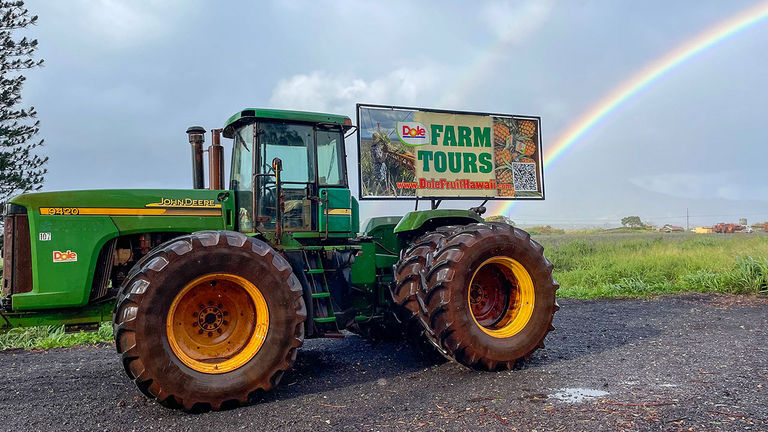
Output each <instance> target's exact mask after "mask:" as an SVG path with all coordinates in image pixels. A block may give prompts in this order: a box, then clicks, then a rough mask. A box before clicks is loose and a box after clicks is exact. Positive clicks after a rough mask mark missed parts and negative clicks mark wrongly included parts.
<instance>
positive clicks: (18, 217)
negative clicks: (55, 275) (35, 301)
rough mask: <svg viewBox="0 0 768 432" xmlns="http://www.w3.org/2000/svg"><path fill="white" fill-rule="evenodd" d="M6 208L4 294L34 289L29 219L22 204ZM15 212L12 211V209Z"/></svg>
mask: <svg viewBox="0 0 768 432" xmlns="http://www.w3.org/2000/svg"><path fill="white" fill-rule="evenodd" d="M11 206H12V207H13V208H10V209H6V216H5V222H4V238H3V289H2V291H3V295H4V296H6V295H10V294H18V293H25V292H30V291H32V254H31V253H30V248H31V243H30V239H29V220H28V219H27V215H26V214H23V213H20V212H19V209H21V210H25V209H24V208H23V207H20V206H13V205H12V204H11V205H9V207H11ZM8 210H11V211H15V213H11V211H8Z"/></svg>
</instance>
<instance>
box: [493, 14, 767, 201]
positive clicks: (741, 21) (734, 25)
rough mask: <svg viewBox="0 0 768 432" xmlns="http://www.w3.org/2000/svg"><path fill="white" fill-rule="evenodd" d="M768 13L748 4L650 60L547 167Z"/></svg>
mask: <svg viewBox="0 0 768 432" xmlns="http://www.w3.org/2000/svg"><path fill="white" fill-rule="evenodd" d="M766 17H768V1H764V2H761V3H758V4H756V5H755V6H753V7H750V8H747V9H745V10H743V11H741V12H739V13H737V14H735V15H733V16H731V17H730V18H728V19H726V20H725V21H722V22H720V23H718V24H717V25H715V26H714V27H712V28H710V29H708V30H706V31H704V32H702V33H700V34H698V35H696V36H695V37H693V38H691V39H689V40H687V41H685V42H684V43H682V44H680V45H679V46H678V47H676V48H675V49H673V50H672V51H670V52H668V53H667V54H665V55H664V56H662V57H661V58H659V59H657V60H655V61H653V62H651V63H649V64H648V65H647V66H646V67H645V68H643V69H642V70H641V71H640V72H638V73H637V74H635V75H634V76H632V77H630V78H629V79H627V80H626V81H624V82H622V83H621V84H619V85H618V86H617V87H616V88H615V89H614V90H613V91H612V92H610V93H608V94H607V95H606V96H605V97H603V98H602V99H600V101H598V102H597V103H596V104H594V105H593V106H592V107H591V108H590V109H589V110H588V111H587V112H585V113H584V114H583V115H581V117H579V118H578V119H577V120H576V121H574V122H573V123H571V124H570V125H569V126H568V127H567V128H566V129H565V131H563V132H562V133H561V134H560V135H559V136H558V137H557V139H556V140H555V143H554V145H553V147H552V148H551V149H550V150H549V151H547V152H546V154H545V155H544V168H547V167H548V166H550V165H552V163H554V162H555V161H556V160H557V159H558V158H559V157H560V156H562V155H563V154H565V152H566V150H568V149H569V148H571V147H573V145H574V144H576V143H577V142H578V140H579V138H581V137H583V136H584V135H585V134H586V133H587V132H589V131H590V129H592V128H593V127H594V126H595V125H597V124H598V123H600V121H602V120H603V119H605V118H606V117H607V116H608V115H609V114H611V113H612V112H613V111H615V110H616V109H617V108H619V107H620V106H621V105H623V104H624V103H625V102H627V101H628V100H629V99H631V98H632V97H633V96H635V95H637V94H638V93H639V92H640V91H642V90H643V89H644V88H646V87H648V86H649V85H650V84H652V83H653V82H654V81H656V80H658V79H659V78H661V77H662V76H664V75H665V74H666V73H668V72H670V71H672V70H674V69H675V68H677V67H678V66H680V65H682V64H683V63H685V62H686V61H687V60H689V59H691V58H692V57H694V56H696V55H697V54H699V53H701V52H703V51H705V50H707V49H709V48H711V47H713V46H715V45H717V44H718V43H719V42H722V41H724V40H726V39H728V38H729V37H731V36H733V35H735V34H737V33H739V32H741V31H743V30H746V29H747V28H749V27H751V26H753V25H755V24H757V23H759V22H760V21H762V20H764V19H765V18H766ZM517 202H518V201H508V202H500V203H498V204H496V205H495V207H496V208H494V209H491V210H492V211H490V212H489V213H490V214H501V215H506V214H507V212H508V211H509V210H510V209H512V207H514V206H515V204H516V203H517Z"/></svg>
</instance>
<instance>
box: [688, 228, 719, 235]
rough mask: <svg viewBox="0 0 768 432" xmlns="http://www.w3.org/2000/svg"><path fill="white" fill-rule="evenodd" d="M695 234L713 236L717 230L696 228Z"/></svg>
mask: <svg viewBox="0 0 768 432" xmlns="http://www.w3.org/2000/svg"><path fill="white" fill-rule="evenodd" d="M693 232H695V233H696V234H712V233H713V232H715V230H714V229H713V228H712V227H696V228H695V229H694V230H693Z"/></svg>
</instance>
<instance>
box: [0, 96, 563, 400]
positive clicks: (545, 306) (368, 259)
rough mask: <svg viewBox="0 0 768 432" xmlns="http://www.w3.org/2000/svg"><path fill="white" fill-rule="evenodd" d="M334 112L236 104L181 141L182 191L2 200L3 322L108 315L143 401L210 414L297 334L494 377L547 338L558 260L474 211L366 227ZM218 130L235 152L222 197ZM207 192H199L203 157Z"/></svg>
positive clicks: (92, 322)
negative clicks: (402, 342) (220, 122)
mask: <svg viewBox="0 0 768 432" xmlns="http://www.w3.org/2000/svg"><path fill="white" fill-rule="evenodd" d="M352 129H353V125H352V122H351V120H350V119H349V118H348V117H345V116H340V115H330V114H321V113H309V112H297V111H280V110H267V109H245V110H242V111H240V112H238V113H237V114H235V115H234V116H232V117H231V118H230V119H229V120H228V121H227V122H226V124H225V126H224V128H223V129H214V130H213V131H212V140H211V141H212V143H211V145H210V146H209V148H208V149H207V150H204V149H203V146H204V141H205V136H206V131H205V130H204V129H203V128H201V127H191V128H189V129H188V130H187V133H188V138H189V142H190V144H191V149H192V162H193V163H192V166H193V169H192V171H193V185H194V189H191V190H143V189H135V190H89V191H67V192H44V193H29V194H24V195H21V196H17V197H15V198H13V199H11V200H10V202H9V203H7V204H6V206H5V216H4V221H5V223H4V229H5V232H4V235H5V237H4V251H3V259H4V267H3V286H2V293H3V297H2V309H0V325H2V326H3V327H5V328H10V327H19V326H32V325H43V324H65V325H66V326H67V328H68V329H90V328H93V327H95V326H97V325H98V323H99V322H101V321H107V320H112V321H113V326H114V337H115V345H116V348H117V351H118V353H119V354H120V356H121V362H122V364H123V366H124V367H125V371H126V373H127V374H128V376H129V377H130V378H131V379H132V380H133V381H134V382H135V383H136V385H137V387H138V388H139V390H140V391H141V392H142V393H144V394H145V395H147V396H148V397H150V398H154V399H157V400H158V401H159V402H160V403H161V404H163V405H165V406H169V407H181V408H184V409H186V410H207V409H213V410H218V409H221V408H222V407H227V406H232V405H237V404H240V403H244V402H246V401H248V400H249V398H250V397H252V396H253V395H254V394H256V393H259V392H262V391H267V390H270V389H272V388H273V387H275V386H276V385H277V384H278V382H279V381H280V378H281V377H282V375H283V373H284V372H285V371H287V370H289V369H290V368H291V366H292V365H293V363H294V361H295V359H296V354H297V351H298V350H299V348H300V347H301V345H302V343H303V342H304V340H305V339H307V338H320V337H331V338H337V337H344V336H345V335H346V334H348V333H346V332H344V331H345V330H351V331H354V332H357V333H360V334H363V335H379V336H381V335H384V336H400V335H403V337H408V338H410V339H412V340H413V342H414V343H415V344H416V345H417V346H419V347H421V349H428V350H432V351H433V352H434V353H438V354H440V355H442V356H444V357H447V358H449V359H451V360H455V361H457V362H459V363H461V364H463V365H466V366H468V367H470V368H473V369H481V370H489V371H495V370H505V369H510V368H512V367H513V366H514V365H515V362H516V361H517V360H520V359H523V358H526V357H528V356H529V355H530V354H531V353H532V352H533V351H534V350H536V349H537V348H538V347H541V346H543V345H542V341H543V340H544V337H545V336H546V335H547V333H548V332H549V331H550V330H552V326H551V323H552V316H553V314H554V312H555V311H556V310H557V305H556V302H555V290H556V289H557V287H558V286H557V284H556V283H555V282H554V281H553V279H552V264H551V263H550V262H549V261H548V260H547V259H546V258H545V257H544V256H543V254H542V247H541V246H540V245H539V244H537V243H536V242H534V241H533V240H531V239H530V236H529V235H528V234H527V233H526V232H525V231H522V230H520V229H517V228H514V227H512V226H510V225H506V224H503V223H489V222H484V221H483V218H482V217H481V215H482V213H483V211H484V208H482V206H480V207H476V208H473V209H470V210H447V209H431V210H424V211H413V212H410V213H407V214H405V215H404V216H380V217H374V218H372V219H370V220H369V221H368V223H367V225H366V226H365V227H364V228H363V229H360V225H359V219H358V214H359V208H358V202H357V200H356V199H355V198H354V197H353V196H352V195H351V193H350V189H349V183H348V180H347V167H346V152H345V147H344V138H345V134H346V133H348V132H350V131H351V130H352ZM221 136H224V137H225V138H227V139H231V140H232V166H231V169H230V172H231V176H230V179H229V187H228V188H227V187H225V186H224V184H225V181H224V174H223V173H224V169H223V168H224V164H223V151H222V149H223V147H222V146H221V143H220V141H221ZM204 152H208V158H207V159H208V161H209V181H208V183H209V185H208V188H205V187H204V175H203V167H202V165H203V160H204V158H203V153H204Z"/></svg>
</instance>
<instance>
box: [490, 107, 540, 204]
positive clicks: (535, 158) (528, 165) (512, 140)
mask: <svg viewBox="0 0 768 432" xmlns="http://www.w3.org/2000/svg"><path fill="white" fill-rule="evenodd" d="M538 130H539V128H538V120H537V119H521V118H515V117H494V118H493V153H494V161H495V165H496V184H497V185H498V189H497V193H498V196H500V197H523V196H531V197H538V196H540V191H541V188H540V186H539V184H540V183H541V181H540V175H539V169H538V163H539V153H540V152H539V142H538Z"/></svg>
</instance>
